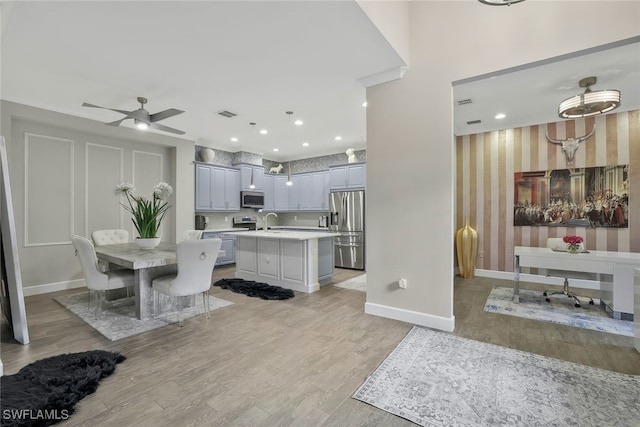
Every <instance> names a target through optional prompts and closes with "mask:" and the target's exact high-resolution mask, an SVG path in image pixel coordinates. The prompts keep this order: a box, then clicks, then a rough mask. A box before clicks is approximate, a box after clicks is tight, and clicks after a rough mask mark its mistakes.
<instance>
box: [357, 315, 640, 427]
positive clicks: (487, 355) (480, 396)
mask: <svg viewBox="0 0 640 427" xmlns="http://www.w3.org/2000/svg"><path fill="white" fill-rule="evenodd" d="M639 394H640V377H638V376H633V375H624V374H619V373H615V372H610V371H606V370H603V369H596V368H592V367H588V366H583V365H578V364H575V363H569V362H564V361H560V360H557V359H552V358H548V357H544V356H539V355H536V354H532V353H527V352H523V351H518V350H513V349H510V348H506V347H500V346H497V345H493V344H486V343H482V342H479V341H473V340H470V339H466V338H461V337H458V336H455V335H452V334H448V333H444V332H436V331H432V330H429V329H424V328H420V327H414V328H413V329H412V330H411V331H410V332H409V333H408V334H407V336H406V337H405V338H404V339H403V340H402V342H401V343H400V344H398V346H397V347H396V348H395V349H394V350H393V352H391V354H390V355H389V356H388V357H387V358H386V359H385V361H384V362H382V364H381V365H380V366H379V367H378V368H377V369H376V371H375V372H374V373H373V374H372V375H371V376H370V377H369V378H368V379H367V380H366V381H365V382H364V384H363V385H362V386H360V388H359V389H358V390H357V391H356V393H355V395H354V396H353V397H354V398H355V399H358V400H361V401H363V402H366V403H368V404H370V405H373V406H375V407H377V408H379V409H382V410H384V411H387V412H390V413H392V414H395V415H398V416H400V417H403V418H406V419H408V420H410V421H412V422H414V423H416V424H419V425H422V426H473V427H476V426H506V425H510V426H581V427H588V426H594V427H596V426H597V427H600V426H618V427H632V426H633V427H637V426H638V420H640V405H639V404H638V395H639Z"/></svg>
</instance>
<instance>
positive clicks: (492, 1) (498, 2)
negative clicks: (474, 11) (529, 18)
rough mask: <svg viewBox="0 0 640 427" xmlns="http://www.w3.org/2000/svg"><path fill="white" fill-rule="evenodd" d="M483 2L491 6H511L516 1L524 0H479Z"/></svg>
mask: <svg viewBox="0 0 640 427" xmlns="http://www.w3.org/2000/svg"><path fill="white" fill-rule="evenodd" d="M478 1H479V2H480V3H482V4H488V5H489V6H511V5H512V4H514V3H520V2H523V1H524V0H478Z"/></svg>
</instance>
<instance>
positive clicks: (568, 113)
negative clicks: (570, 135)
mask: <svg viewBox="0 0 640 427" xmlns="http://www.w3.org/2000/svg"><path fill="white" fill-rule="evenodd" d="M619 106H620V91H617V90H599V91H597V92H585V93H583V94H580V95H576V96H572V97H571V98H568V99H565V100H564V101H562V102H561V103H560V105H559V106H558V116H559V117H562V118H565V119H577V118H581V117H589V116H595V115H598V114H603V113H607V112H609V111H611V110H614V109H616V108H618V107H619Z"/></svg>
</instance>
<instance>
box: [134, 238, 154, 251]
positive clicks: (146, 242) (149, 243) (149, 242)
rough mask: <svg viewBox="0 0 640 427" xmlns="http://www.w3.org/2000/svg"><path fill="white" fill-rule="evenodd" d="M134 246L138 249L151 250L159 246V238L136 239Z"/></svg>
mask: <svg viewBox="0 0 640 427" xmlns="http://www.w3.org/2000/svg"><path fill="white" fill-rule="evenodd" d="M135 244H136V246H138V247H139V248H140V249H153V248H155V247H156V246H158V245H159V244H160V237H150V238H142V237H136V240H135Z"/></svg>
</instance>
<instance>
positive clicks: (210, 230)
mask: <svg viewBox="0 0 640 427" xmlns="http://www.w3.org/2000/svg"><path fill="white" fill-rule="evenodd" d="M235 231H249V229H248V228H244V227H235V228H207V229H206V230H202V232H203V233H229V232H235Z"/></svg>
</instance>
